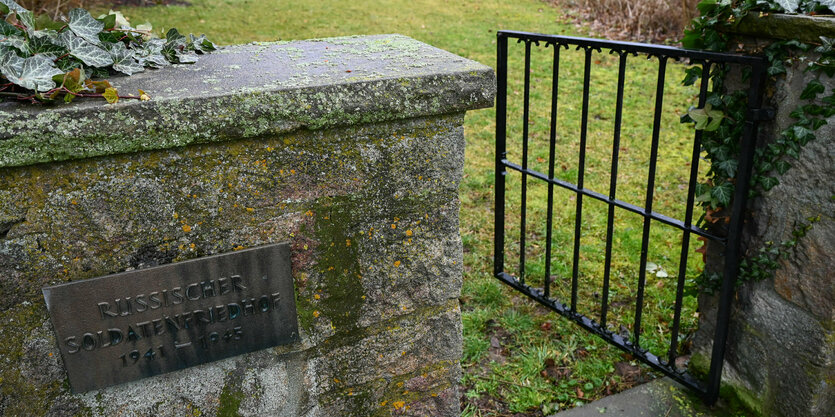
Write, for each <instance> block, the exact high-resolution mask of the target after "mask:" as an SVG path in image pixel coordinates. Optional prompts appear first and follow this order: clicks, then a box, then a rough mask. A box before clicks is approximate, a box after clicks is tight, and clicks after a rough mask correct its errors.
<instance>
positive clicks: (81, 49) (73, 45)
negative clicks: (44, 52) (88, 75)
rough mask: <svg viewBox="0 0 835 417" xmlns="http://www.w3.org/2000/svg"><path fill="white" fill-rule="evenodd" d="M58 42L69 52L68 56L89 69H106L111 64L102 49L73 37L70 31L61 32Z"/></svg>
mask: <svg viewBox="0 0 835 417" xmlns="http://www.w3.org/2000/svg"><path fill="white" fill-rule="evenodd" d="M59 39H60V42H61V44H63V45H64V46H65V47H66V48H67V49H69V51H70V55H72V56H74V57H76V58H78V59H80V60H81V61H82V62H84V63H85V64H86V65H89V66H91V67H106V66H108V65H110V64H112V63H113V59H112V58H111V57H110V54H109V53H107V51H105V50H104V49H102V48H100V47H98V46H96V45H94V44H92V43H90V42H87V41H86V40H84V39H83V38H81V37H78V36H75V35H74V34H73V33H72V32H70V31H64V32H61V35H60V38H59Z"/></svg>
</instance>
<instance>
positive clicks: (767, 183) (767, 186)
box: [760, 177, 780, 191]
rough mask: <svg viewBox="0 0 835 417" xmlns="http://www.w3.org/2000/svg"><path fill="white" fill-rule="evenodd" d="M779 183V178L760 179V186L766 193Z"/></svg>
mask: <svg viewBox="0 0 835 417" xmlns="http://www.w3.org/2000/svg"><path fill="white" fill-rule="evenodd" d="M779 183H780V181H778V180H777V178H774V177H760V186H761V187H762V188H763V190H765V191H768V190H771V189H772V188H774V187H775V186H776V185H777V184H779Z"/></svg>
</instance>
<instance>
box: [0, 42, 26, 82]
mask: <svg viewBox="0 0 835 417" xmlns="http://www.w3.org/2000/svg"><path fill="white" fill-rule="evenodd" d="M21 69H23V58H21V57H19V56H17V54H16V53H15V52H14V50H13V49H11V48H9V47H8V46H4V45H0V73H2V74H3V76H6V73H7V72H8V73H9V74H17V73H19V72H20V70H21Z"/></svg>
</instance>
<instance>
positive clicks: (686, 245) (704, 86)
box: [667, 61, 711, 366]
mask: <svg viewBox="0 0 835 417" xmlns="http://www.w3.org/2000/svg"><path fill="white" fill-rule="evenodd" d="M710 66H711V63H710V61H706V62H705V63H704V64H703V65H702V80H701V85H700V86H699V108H703V107H704V106H705V101H706V100H707V90H708V84H710ZM701 150H702V131H701V130H697V131H696V133H695V135H694V138H693V152H692V154H691V156H690V181H689V182H688V184H687V206H685V212H684V226H685V229H684V233H683V235H682V237H681V256H680V258H679V261H678V283H677V284H676V301H675V304H674V305H673V306H674V308H675V312H674V316H673V328H672V331H671V332H670V333H671V335H670V349H669V350H668V351H667V356H668V357H667V362H668V363H669V364H670V366H675V362H676V353H677V351H678V332H679V326H680V325H681V308H682V305H681V304H682V300H683V299H684V279H685V276H686V275H687V255H688V253H689V250H690V226H691V225H692V223H693V210H694V208H695V207H694V205H695V203H696V184H697V183H698V179H699V155H700V154H701Z"/></svg>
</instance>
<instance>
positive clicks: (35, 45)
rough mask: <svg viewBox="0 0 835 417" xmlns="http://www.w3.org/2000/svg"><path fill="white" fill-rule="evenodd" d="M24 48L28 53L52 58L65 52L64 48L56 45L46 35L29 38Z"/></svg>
mask: <svg viewBox="0 0 835 417" xmlns="http://www.w3.org/2000/svg"><path fill="white" fill-rule="evenodd" d="M59 43H60V42H59ZM26 49H27V52H28V53H29V54H30V55H44V56H47V57H50V58H52V59H53V60H54V59H55V58H58V57H59V56H61V55H63V54H64V53H66V52H67V49H66V48H64V47H63V46H59V45H56V44H55V43H53V41H52V40H51V39H49V37H48V36H40V37H37V36H33V37H31V38H29V42H27V44H26Z"/></svg>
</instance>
